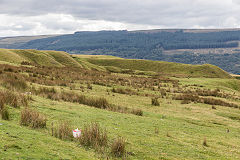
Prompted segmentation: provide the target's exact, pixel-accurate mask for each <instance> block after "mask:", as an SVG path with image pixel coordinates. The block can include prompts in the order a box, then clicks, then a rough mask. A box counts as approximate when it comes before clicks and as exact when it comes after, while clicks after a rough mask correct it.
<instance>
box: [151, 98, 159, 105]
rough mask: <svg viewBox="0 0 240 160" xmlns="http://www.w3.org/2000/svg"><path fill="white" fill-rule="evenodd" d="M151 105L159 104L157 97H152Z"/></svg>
mask: <svg viewBox="0 0 240 160" xmlns="http://www.w3.org/2000/svg"><path fill="white" fill-rule="evenodd" d="M152 105H153V106H159V105H160V104H159V101H158V98H152Z"/></svg>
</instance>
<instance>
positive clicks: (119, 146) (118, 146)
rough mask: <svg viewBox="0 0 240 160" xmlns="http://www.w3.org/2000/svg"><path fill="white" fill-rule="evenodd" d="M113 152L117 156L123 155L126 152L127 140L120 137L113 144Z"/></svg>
mask: <svg viewBox="0 0 240 160" xmlns="http://www.w3.org/2000/svg"><path fill="white" fill-rule="evenodd" d="M111 153H112V154H113V155H114V156H116V157H123V156H124V155H125V153H126V141H125V140H124V139H123V138H122V137H118V138H117V139H115V140H114V142H113V143H112V145H111Z"/></svg>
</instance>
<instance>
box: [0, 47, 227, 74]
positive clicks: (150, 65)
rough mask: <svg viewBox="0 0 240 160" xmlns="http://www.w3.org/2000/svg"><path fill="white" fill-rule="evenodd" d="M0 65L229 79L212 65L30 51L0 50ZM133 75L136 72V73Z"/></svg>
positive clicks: (223, 72)
mask: <svg viewBox="0 0 240 160" xmlns="http://www.w3.org/2000/svg"><path fill="white" fill-rule="evenodd" d="M0 61H3V62H9V63H14V64H21V63H22V62H30V63H33V64H36V65H42V66H51V67H52V66H54V67H83V68H86V69H94V70H99V71H107V70H108V71H112V72H122V73H124V72H129V71H133V72H136V74H149V73H150V74H151V73H152V74H163V75H168V76H180V77H210V78H231V76H230V75H229V74H228V73H227V72H225V71H223V70H221V69H220V68H218V67H216V66H213V65H207V64H205V65H189V64H180V63H173V62H160V61H150V60H128V59H122V58H118V57H113V56H97V55H93V56H87V55H70V54H68V53H66V52H62V51H40V50H33V49H26V50H18V49H0ZM137 71H140V72H139V73H137Z"/></svg>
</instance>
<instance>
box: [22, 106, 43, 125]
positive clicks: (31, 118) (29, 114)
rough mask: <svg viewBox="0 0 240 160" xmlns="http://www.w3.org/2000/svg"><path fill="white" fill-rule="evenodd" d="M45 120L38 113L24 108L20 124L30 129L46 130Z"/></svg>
mask: <svg viewBox="0 0 240 160" xmlns="http://www.w3.org/2000/svg"><path fill="white" fill-rule="evenodd" d="M46 122H47V119H46V117H45V116H44V115H42V114H40V113H39V112H38V111H35V110H32V109H30V108H27V107H25V108H24V109H23V110H22V111H21V118H20V124H21V125H23V126H29V127H31V128H46V125H47V124H46Z"/></svg>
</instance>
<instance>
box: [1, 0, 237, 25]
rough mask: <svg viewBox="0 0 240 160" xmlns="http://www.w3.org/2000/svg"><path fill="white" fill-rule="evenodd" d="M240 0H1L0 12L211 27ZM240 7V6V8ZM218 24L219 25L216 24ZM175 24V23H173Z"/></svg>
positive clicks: (222, 18)
mask: <svg viewBox="0 0 240 160" xmlns="http://www.w3.org/2000/svg"><path fill="white" fill-rule="evenodd" d="M234 3H239V0H233V2H231V0H221V1H219V0H211V1H209V0H168V1H165V0H148V1H142V0H48V1H39V0H0V4H1V5H0V13H2V14H12V15H23V16H34V15H43V14H48V13H63V14H71V15H73V16H75V17H77V18H86V19H91V20H108V21H119V22H127V23H136V24H148V25H165V26H169V24H172V23H173V22H174V23H175V25H176V26H177V25H178V24H177V23H180V22H182V23H185V24H186V25H185V27H187V26H188V25H190V24H191V23H192V22H194V24H195V25H196V24H197V25H202V26H207V25H209V24H208V23H209V22H214V21H216V20H217V21H223V20H224V18H225V17H228V16H229V17H230V16H232V15H234V8H235V9H236V6H234ZM237 9H238V8H237ZM213 25H215V26H216V25H218V24H213ZM169 27H171V26H169Z"/></svg>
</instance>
